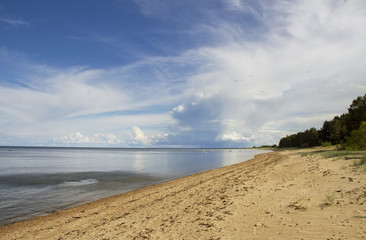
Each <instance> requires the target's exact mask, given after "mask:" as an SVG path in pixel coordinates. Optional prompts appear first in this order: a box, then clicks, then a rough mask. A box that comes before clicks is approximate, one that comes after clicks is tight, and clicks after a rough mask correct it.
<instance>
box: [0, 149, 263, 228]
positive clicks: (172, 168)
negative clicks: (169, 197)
mask: <svg viewBox="0 0 366 240" xmlns="http://www.w3.org/2000/svg"><path fill="white" fill-rule="evenodd" d="M263 152H268V151H264V150H252V149H245V150H244V149H137V148H134V149H126V148H121V149H119V148H118V149H117V148H42V147H0V225H4V224H8V223H11V222H17V221H21V220H25V219H29V218H32V217H34V216H40V215H46V214H49V213H51V212H53V211H57V210H62V209H65V208H68V207H72V206H75V205H78V204H82V203H85V202H89V201H93V200H97V199H100V198H104V197H108V196H112V195H116V194H120V193H123V192H127V191H131V190H134V189H137V188H141V187H145V186H148V185H152V184H156V183H159V182H164V181H168V180H171V179H175V178H179V177H183V176H187V175H190V174H194V173H197V172H202V171H205V170H209V169H214V168H219V167H223V166H228V165H232V164H236V163H239V162H243V161H246V160H249V159H251V158H253V157H254V156H255V155H257V154H260V153H263Z"/></svg>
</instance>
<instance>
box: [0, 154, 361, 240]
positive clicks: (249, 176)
mask: <svg viewBox="0 0 366 240" xmlns="http://www.w3.org/2000/svg"><path fill="white" fill-rule="evenodd" d="M308 151H311V150H309V149H307V150H302V151H299V150H288V151H280V152H272V153H265V154H261V155H258V156H257V157H256V158H255V159H252V160H249V161H247V162H243V163H240V164H236V165H231V166H228V167H224V168H219V169H214V170H210V171H206V172H203V173H199V174H195V175H191V176H187V177H184V178H180V179H176V180H173V181H169V182H166V183H162V184H158V185H154V186H150V187H147V188H143V189H139V190H136V191H132V192H129V193H125V194H121V195H118V196H114V197H110V198H106V199H102V200H99V201H95V202H91V203H87V204H84V205H81V206H78V207H75V208H71V209H68V210H65V211H60V212H55V213H53V214H51V215H48V216H43V217H37V218H34V219H31V220H28V221H24V222H19V223H14V224H10V225H6V226H2V227H0V238H1V239H60V240H61V239H363V238H365V237H366V229H365V220H366V204H365V201H366V185H365V180H366V174H365V173H366V172H365V170H364V169H363V168H355V167H353V166H351V165H352V164H353V160H344V159H338V158H324V157H322V156H320V155H318V154H304V152H308ZM313 151H315V150H313Z"/></svg>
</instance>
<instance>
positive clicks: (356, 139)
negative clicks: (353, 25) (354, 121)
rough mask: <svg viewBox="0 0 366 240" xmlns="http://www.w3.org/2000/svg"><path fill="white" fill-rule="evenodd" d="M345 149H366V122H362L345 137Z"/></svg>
mask: <svg viewBox="0 0 366 240" xmlns="http://www.w3.org/2000/svg"><path fill="white" fill-rule="evenodd" d="M345 148H346V150H349V151H362V150H366V122H362V123H361V125H360V127H359V129H358V130H353V131H352V133H351V136H350V137H347V138H346V143H345Z"/></svg>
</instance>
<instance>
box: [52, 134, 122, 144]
mask: <svg viewBox="0 0 366 240" xmlns="http://www.w3.org/2000/svg"><path fill="white" fill-rule="evenodd" d="M52 143H54V144H61V145H63V144H66V145H70V144H72V145H75V144H77V145H80V146H95V145H97V146H115V145H119V146H120V145H121V144H122V143H123V140H122V139H121V138H119V137H117V136H115V135H113V134H103V133H102V134H94V135H93V136H90V137H88V136H84V135H83V134H81V133H80V132H75V133H71V134H68V135H66V136H63V137H60V138H55V139H53V140H52Z"/></svg>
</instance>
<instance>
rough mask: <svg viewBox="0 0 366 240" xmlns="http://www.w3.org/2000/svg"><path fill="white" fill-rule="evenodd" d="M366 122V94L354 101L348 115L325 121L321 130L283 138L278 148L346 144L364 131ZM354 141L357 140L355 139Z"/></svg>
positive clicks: (310, 130)
mask: <svg viewBox="0 0 366 240" xmlns="http://www.w3.org/2000/svg"><path fill="white" fill-rule="evenodd" d="M365 121H366V94H365V95H364V96H363V97H362V96H359V97H357V98H356V99H354V100H353V101H352V104H351V105H350V107H349V108H348V113H345V114H342V115H341V116H335V117H334V118H333V120H331V121H325V122H324V123H323V127H322V128H321V129H320V130H317V129H316V128H310V129H308V130H305V131H304V132H298V133H296V134H292V135H290V136H286V137H283V138H282V139H281V140H280V142H279V145H278V147H280V148H284V147H297V148H307V147H314V146H321V145H336V144H344V143H346V141H347V139H350V137H351V136H356V135H357V133H356V131H363V130H361V127H362V128H364V127H366V125H365V124H364V125H362V126H361V123H362V122H365ZM364 138H366V136H364ZM349 141H351V140H349ZM353 141H355V140H354V139H353Z"/></svg>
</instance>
